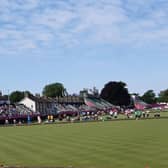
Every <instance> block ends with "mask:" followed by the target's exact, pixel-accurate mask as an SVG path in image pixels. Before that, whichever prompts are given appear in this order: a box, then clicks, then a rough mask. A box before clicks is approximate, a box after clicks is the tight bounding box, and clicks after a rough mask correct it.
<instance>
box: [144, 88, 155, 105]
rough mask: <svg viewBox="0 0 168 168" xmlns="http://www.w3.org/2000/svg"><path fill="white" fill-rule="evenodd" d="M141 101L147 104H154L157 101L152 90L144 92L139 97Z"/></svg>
mask: <svg viewBox="0 0 168 168" xmlns="http://www.w3.org/2000/svg"><path fill="white" fill-rule="evenodd" d="M141 99H142V100H143V101H144V102H146V103H148V104H152V103H156V100H157V99H156V94H155V93H154V91H153V90H148V91H146V92H145V93H144V94H143V96H142V97H141Z"/></svg>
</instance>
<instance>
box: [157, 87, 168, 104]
mask: <svg viewBox="0 0 168 168" xmlns="http://www.w3.org/2000/svg"><path fill="white" fill-rule="evenodd" d="M158 101H159V102H168V89H166V90H163V91H161V92H160V93H159V97H158Z"/></svg>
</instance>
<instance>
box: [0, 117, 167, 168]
mask: <svg viewBox="0 0 168 168" xmlns="http://www.w3.org/2000/svg"><path fill="white" fill-rule="evenodd" d="M167 128H168V120H167V119H156V120H138V121H136V120H134V121H111V122H93V123H73V124H52V125H40V126H27V127H26V126H23V127H1V128H0V163H1V164H5V165H21V166H22V165H23V166H66V167H69V166H73V167H77V168H146V166H147V165H148V166H149V168H167V167H168V133H167Z"/></svg>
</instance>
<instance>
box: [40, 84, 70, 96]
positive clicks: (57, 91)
mask: <svg viewBox="0 0 168 168" xmlns="http://www.w3.org/2000/svg"><path fill="white" fill-rule="evenodd" d="M66 94H67V92H66V89H65V88H64V85H63V84H62V83H52V84H49V85H46V86H45V87H44V89H43V95H44V96H47V97H52V98H53V97H57V96H60V97H63V96H65V95H66Z"/></svg>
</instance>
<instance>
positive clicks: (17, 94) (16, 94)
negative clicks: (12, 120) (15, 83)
mask: <svg viewBox="0 0 168 168" xmlns="http://www.w3.org/2000/svg"><path fill="white" fill-rule="evenodd" d="M23 98H24V92H22V91H18V90H17V91H13V92H12V93H11V94H10V95H9V99H10V102H11V103H17V102H19V101H20V100H22V99H23Z"/></svg>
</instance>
